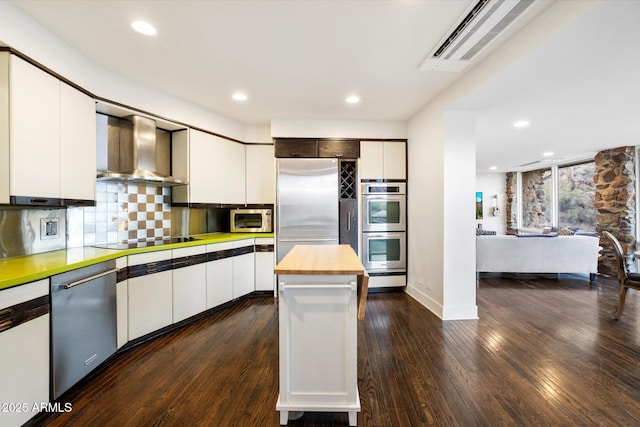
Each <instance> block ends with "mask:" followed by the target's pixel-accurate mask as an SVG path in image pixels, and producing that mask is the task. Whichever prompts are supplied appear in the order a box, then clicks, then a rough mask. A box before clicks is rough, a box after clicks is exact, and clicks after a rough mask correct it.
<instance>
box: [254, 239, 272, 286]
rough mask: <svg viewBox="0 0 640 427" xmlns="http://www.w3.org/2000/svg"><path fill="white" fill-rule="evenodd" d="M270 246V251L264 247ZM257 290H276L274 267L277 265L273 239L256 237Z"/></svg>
mask: <svg viewBox="0 0 640 427" xmlns="http://www.w3.org/2000/svg"><path fill="white" fill-rule="evenodd" d="M266 247H269V251H265V250H264V249H263V248H266ZM255 262H256V271H255V273H256V277H255V289H256V291H274V288H275V275H274V274H273V269H274V267H275V257H274V252H273V239H261V238H257V239H256V253H255Z"/></svg>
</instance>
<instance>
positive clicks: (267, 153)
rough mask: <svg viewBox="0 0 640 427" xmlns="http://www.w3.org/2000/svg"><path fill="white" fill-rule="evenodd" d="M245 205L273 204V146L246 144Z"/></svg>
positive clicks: (274, 181) (274, 192)
mask: <svg viewBox="0 0 640 427" xmlns="http://www.w3.org/2000/svg"><path fill="white" fill-rule="evenodd" d="M245 148H246V155H247V163H246V164H247V203H255V204H273V203H275V194H276V170H275V164H276V163H275V160H274V156H273V145H258V144H247V145H246V146H245Z"/></svg>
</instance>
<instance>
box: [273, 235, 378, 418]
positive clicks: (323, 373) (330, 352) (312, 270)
mask: <svg viewBox="0 0 640 427" xmlns="http://www.w3.org/2000/svg"><path fill="white" fill-rule="evenodd" d="M275 272H276V274H278V275H279V276H278V295H279V302H278V304H279V308H278V310H279V327H280V329H279V332H280V347H279V353H280V394H279V395H278V401H277V403H276V410H278V411H280V424H281V425H287V423H288V422H289V418H290V415H291V418H292V419H295V418H299V417H300V416H301V414H300V413H301V412H305V411H307V412H347V413H348V414H349V425H350V426H355V425H357V413H358V412H360V396H359V394H358V353H357V351H358V324H357V321H358V283H360V284H361V285H362V283H363V278H364V277H366V272H365V271H364V268H363V267H362V264H361V263H360V261H359V259H358V257H357V255H356V254H355V252H353V250H352V249H351V248H350V247H349V246H348V245H340V246H338V245H335V246H333V245H324V246H295V247H294V248H293V249H292V250H291V252H289V254H287V256H286V257H285V258H284V259H283V260H282V261H281V262H280V264H278V266H277V267H276V269H275ZM358 280H360V282H358ZM364 284H365V285H364V289H365V290H366V281H365V282H364ZM361 293H362V292H361ZM365 297H366V293H365ZM362 308H364V307H362Z"/></svg>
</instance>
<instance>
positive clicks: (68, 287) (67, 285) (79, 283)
mask: <svg viewBox="0 0 640 427" xmlns="http://www.w3.org/2000/svg"><path fill="white" fill-rule="evenodd" d="M116 271H118V269H117V268H112V269H111V270H107V271H103V272H102V273H98V274H94V275H93V276H89V277H85V278H84V279H80V280H76V281H75V282H71V283H67V284H65V285H64V286H63V288H64V289H71V288H73V287H74V286H78V285H82V284H83V283H87V282H90V281H91V280H95V279H98V278H100V277H102V276H106V275H108V274H111V273H115V272H116Z"/></svg>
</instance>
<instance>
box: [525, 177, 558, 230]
mask: <svg viewBox="0 0 640 427" xmlns="http://www.w3.org/2000/svg"><path fill="white" fill-rule="evenodd" d="M548 171H549V170H548V169H538V170H534V171H528V172H522V226H523V227H535V228H543V227H544V226H548V225H551V224H550V223H549V221H547V219H546V212H547V202H546V194H545V188H544V187H545V185H544V178H545V174H548Z"/></svg>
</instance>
